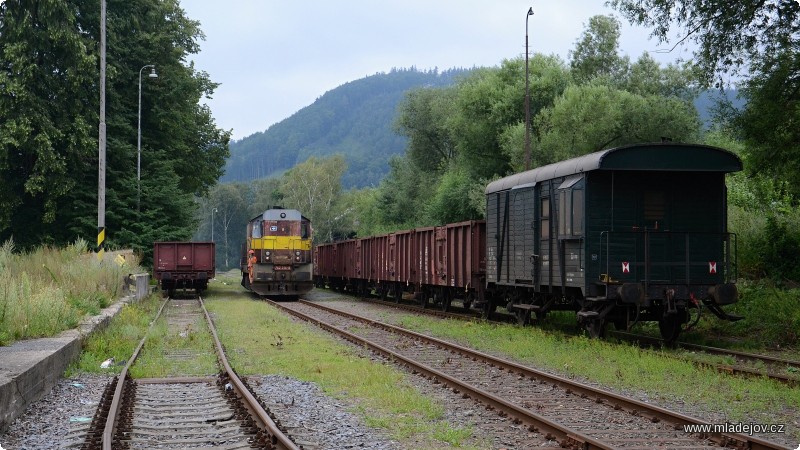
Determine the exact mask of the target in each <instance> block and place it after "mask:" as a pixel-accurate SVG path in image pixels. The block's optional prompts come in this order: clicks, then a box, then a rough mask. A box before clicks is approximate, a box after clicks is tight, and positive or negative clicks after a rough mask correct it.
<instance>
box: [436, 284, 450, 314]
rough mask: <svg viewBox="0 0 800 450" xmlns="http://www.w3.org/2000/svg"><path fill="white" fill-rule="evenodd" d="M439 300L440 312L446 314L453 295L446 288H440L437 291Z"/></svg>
mask: <svg viewBox="0 0 800 450" xmlns="http://www.w3.org/2000/svg"><path fill="white" fill-rule="evenodd" d="M439 299H440V300H441V308H442V311H444V312H447V311H448V310H449V309H450V303H452V301H453V295H452V294H451V293H450V291H449V290H448V289H447V288H442V290H441V291H439Z"/></svg>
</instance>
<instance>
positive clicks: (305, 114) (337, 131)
mask: <svg viewBox="0 0 800 450" xmlns="http://www.w3.org/2000/svg"><path fill="white" fill-rule="evenodd" d="M467 72H468V70H465V69H452V70H448V71H445V72H438V71H435V70H434V71H429V72H421V71H418V70H416V69H414V68H412V69H393V70H392V71H391V72H389V73H379V74H376V75H372V76H368V77H366V78H362V79H360V80H356V81H352V82H349V83H346V84H344V85H342V86H339V87H338V88H336V89H333V90H331V91H328V92H326V93H325V94H324V95H322V96H321V97H319V98H318V99H317V100H316V101H315V102H314V103H312V104H311V105H309V106H307V107H305V108H303V109H301V110H300V111H298V112H296V113H295V114H293V115H292V116H290V117H289V118H287V119H284V120H283V121H281V122H279V123H277V124H275V125H273V126H271V127H269V129H267V130H266V131H264V132H259V133H255V134H253V135H250V136H248V137H245V138H243V139H241V140H239V141H235V142H232V143H231V145H230V150H231V156H230V158H229V159H228V162H227V164H226V166H225V175H224V176H223V177H222V178H221V180H220V181H222V182H232V181H250V180H254V179H258V178H263V177H268V176H270V175H278V174H280V173H282V172H283V171H285V170H288V169H290V168H292V167H294V166H295V165H296V164H298V163H301V162H303V161H305V160H306V159H308V157H310V156H317V157H326V156H329V155H332V154H335V153H342V154H343V155H344V156H345V160H346V162H347V166H348V169H347V172H346V173H345V174H344V177H343V178H342V184H343V186H344V187H345V188H351V187H356V188H360V187H364V186H375V185H377V184H378V183H379V182H380V180H382V179H383V177H384V175H386V173H388V171H389V166H388V161H389V158H391V156H392V155H396V154H401V153H403V151H404V150H405V138H404V137H402V136H399V135H397V133H396V132H395V131H394V129H393V123H394V117H395V114H396V109H397V105H398V104H399V103H400V101H401V100H402V99H403V95H404V93H405V92H406V91H408V90H409V89H412V88H416V87H423V86H447V85H450V84H453V82H454V81H455V79H456V78H457V77H458V76H461V75H463V74H465V73H467Z"/></svg>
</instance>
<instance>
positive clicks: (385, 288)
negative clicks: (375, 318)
mask: <svg viewBox="0 0 800 450" xmlns="http://www.w3.org/2000/svg"><path fill="white" fill-rule="evenodd" d="M378 293H379V294H380V296H381V300H384V301H385V300H386V297H388V296H389V287H388V286H386V285H385V284H381V285H380V287H378Z"/></svg>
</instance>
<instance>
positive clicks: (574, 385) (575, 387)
mask: <svg viewBox="0 0 800 450" xmlns="http://www.w3.org/2000/svg"><path fill="white" fill-rule="evenodd" d="M272 303H273V304H275V303H274V302H272ZM300 303H302V304H306V305H309V306H312V307H315V308H319V309H322V310H324V311H328V312H331V313H334V314H338V315H341V316H343V317H348V318H351V319H354V320H358V321H361V322H362V323H365V324H368V325H371V326H374V327H378V328H381V329H384V330H386V331H389V332H393V333H397V334H401V335H404V336H408V337H411V338H414V339H420V340H424V341H428V342H431V343H434V344H436V345H439V346H440V347H442V348H445V349H447V350H449V351H454V352H459V353H461V354H463V355H467V356H469V357H472V358H477V359H480V360H482V361H485V362H489V363H491V364H494V365H496V366H498V367H500V368H502V369H504V370H507V371H511V372H516V373H519V374H520V375H524V376H528V377H531V378H536V379H539V380H544V381H546V382H549V383H553V384H556V385H558V386H560V387H562V388H564V389H567V390H569V391H572V392H573V393H576V394H578V395H581V396H583V395H585V396H591V397H593V398H595V399H596V400H597V401H611V402H613V403H614V404H617V405H619V406H621V407H622V408H625V409H626V410H628V411H631V412H634V411H635V412H636V413H637V414H639V415H643V416H645V417H648V418H651V419H655V420H664V421H667V422H669V423H673V424H675V425H678V426H682V425H701V426H707V425H711V424H710V423H709V422H705V421H702V420H700V419H697V418H694V417H690V416H687V415H683V414H680V413H677V412H674V411H670V410H667V409H664V408H661V407H658V406H655V405H651V404H648V403H644V402H641V401H639V400H635V399H632V398H627V397H623V396H621V395H618V394H615V393H613V392H610V391H606V390H603V389H599V388H595V387H592V386H588V385H585V384H581V383H578V382H576V381H573V380H569V379H567V378H563V377H560V376H558V375H553V374H549V373H546V372H542V371H540V370H537V369H533V368H531V367H527V366H523V365H521V364H518V363H515V362H513V361H508V360H505V359H502V358H498V357H496V356H492V355H489V354H486V353H483V352H480V351H477V350H474V349H471V348H467V347H462V346H460V345H457V344H453V343H451V342H447V341H444V340H441V339H437V338H434V337H431V336H427V335H424V334H421V333H417V332H414V331H410V330H407V329H404V328H401V327H397V326H394V325H390V324H386V323H383V322H378V321H375V320H372V319H368V318H366V317H361V316H358V315H355V314H350V313H347V312H344V311H340V310H337V309H334V308H330V307H327V306H323V305H320V304H317V303H312V302H308V301H305V300H301V301H300ZM275 305H276V306H278V307H279V308H281V309H284V310H288V309H287V308H283V307H282V306H281V305H279V304H275ZM288 311H290V310H288ZM291 312H292V313H295V312H294V311H291ZM306 320H308V319H306ZM310 321H312V322H315V323H320V322H319V321H318V320H316V319H311V320H310ZM321 326H322V325H321ZM324 328H327V327H324ZM331 328H333V329H335V330H338V329H336V328H335V327H331ZM338 332H340V331H337V333H338ZM341 332H342V334H344V333H347V334H350V333H348V332H346V331H344V330H341ZM355 338H356V339H358V340H361V338H358V337H355ZM386 351H389V352H391V351H390V350H386ZM400 358H402V359H405V358H404V357H402V356H400ZM431 370H435V369H431ZM442 375H443V374H442ZM489 395H491V394H489ZM526 413H527V411H526ZM509 414H510V413H509ZM544 420H547V419H544ZM708 436H709V437H710V438H712V440H713V441H714V442H716V443H717V444H723V445H727V444H728V443H731V442H733V443H739V444H741V445H740V446H741V447H742V448H748V449H753V450H756V449H759V450H760V449H786V447H784V446H781V445H779V444H775V443H772V442H769V441H766V440H764V439H761V438H757V437H753V436H748V435H744V434H738V433H708ZM589 439H592V438H589ZM596 448H603V447H596Z"/></svg>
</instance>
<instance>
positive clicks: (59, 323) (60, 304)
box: [0, 239, 141, 345]
mask: <svg viewBox="0 0 800 450" xmlns="http://www.w3.org/2000/svg"><path fill="white" fill-rule="evenodd" d="M87 246H88V244H87V243H86V241H83V240H78V241H76V242H75V243H74V244H72V245H69V246H67V247H66V248H63V249H53V248H50V247H42V248H39V249H38V250H36V251H34V252H31V253H17V252H15V248H14V242H13V241H12V240H10V239H9V240H8V241H6V242H5V243H4V244H3V245H2V246H0V345H9V344H11V343H12V342H14V341H16V340H20V339H27V338H36V337H46V336H54V335H56V334H58V333H60V332H61V331H64V330H68V329H70V328H74V327H75V326H77V325H78V324H79V323H80V321H81V319H83V317H84V316H86V315H87V314H91V315H93V314H97V313H98V312H99V311H100V310H101V309H102V308H105V307H106V306H108V305H109V304H111V301H112V299H115V298H117V297H118V296H119V295H120V293H121V292H120V288H121V280H122V276H123V275H124V274H126V273H128V272H131V271H140V270H141V269H140V268H138V266H137V264H136V262H135V261H132V262H129V263H128V265H126V266H124V267H120V266H118V265H117V264H114V263H113V262H111V261H110V260H108V261H102V262H100V261H97V259H96V258H95V256H94V254H92V253H89V252H88V251H87V250H86V249H87Z"/></svg>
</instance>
